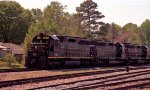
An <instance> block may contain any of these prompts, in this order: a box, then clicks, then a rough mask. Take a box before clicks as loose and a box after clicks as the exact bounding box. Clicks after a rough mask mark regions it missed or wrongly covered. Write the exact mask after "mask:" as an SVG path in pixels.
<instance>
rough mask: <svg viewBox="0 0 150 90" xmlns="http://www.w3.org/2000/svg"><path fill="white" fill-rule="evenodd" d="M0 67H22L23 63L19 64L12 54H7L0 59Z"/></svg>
mask: <svg viewBox="0 0 150 90" xmlns="http://www.w3.org/2000/svg"><path fill="white" fill-rule="evenodd" d="M0 67H1V68H2V67H3V68H6V67H7V68H24V66H23V65H21V64H19V63H18V62H17V61H16V59H15V58H14V57H13V55H12V54H7V55H5V56H4V58H2V59H1V61H0Z"/></svg>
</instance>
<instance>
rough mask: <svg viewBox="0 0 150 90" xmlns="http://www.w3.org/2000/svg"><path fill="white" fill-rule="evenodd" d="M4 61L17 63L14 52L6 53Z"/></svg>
mask: <svg viewBox="0 0 150 90" xmlns="http://www.w3.org/2000/svg"><path fill="white" fill-rule="evenodd" d="M2 61H4V62H8V63H17V61H16V59H15V58H14V57H13V55H12V54H6V55H5V56H4V58H3V59H2Z"/></svg>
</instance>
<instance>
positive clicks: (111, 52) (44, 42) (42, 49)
mask: <svg viewBox="0 0 150 90" xmlns="http://www.w3.org/2000/svg"><path fill="white" fill-rule="evenodd" d="M149 58H150V55H149V53H148V47H146V46H143V45H134V44H129V43H124V44H122V43H119V42H116V43H113V42H106V41H98V40H89V39H85V38H78V37H69V36H56V35H45V34H43V33H40V34H39V35H36V36H35V37H34V38H33V40H32V43H31V45H30V47H29V49H28V53H27V57H26V67H28V68H45V67H56V66H57V67H61V66H64V65H67V64H71V65H75V64H78V65H93V66H101V65H109V64H124V65H125V64H138V63H149Z"/></svg>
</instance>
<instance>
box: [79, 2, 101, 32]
mask: <svg viewBox="0 0 150 90" xmlns="http://www.w3.org/2000/svg"><path fill="white" fill-rule="evenodd" d="M97 7H98V5H97V3H95V2H93V1H92V0H86V1H84V2H83V3H81V4H80V6H79V7H77V8H76V11H77V13H78V14H79V16H80V17H81V22H80V24H81V26H82V27H83V29H84V30H86V31H89V32H93V31H96V30H98V28H99V26H100V25H102V24H103V22H101V21H100V19H101V18H104V15H102V13H101V12H99V11H97V10H96V9H97Z"/></svg>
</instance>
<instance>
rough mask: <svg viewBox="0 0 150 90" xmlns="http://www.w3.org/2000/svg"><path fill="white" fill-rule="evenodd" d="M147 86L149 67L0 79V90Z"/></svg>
mask: <svg viewBox="0 0 150 90" xmlns="http://www.w3.org/2000/svg"><path fill="white" fill-rule="evenodd" d="M49 72H50V71H49ZM16 73H18V72H16ZM22 73H24V72H22ZM39 74H40V73H39ZM4 75H5V74H4ZM148 85H150V66H141V67H132V68H130V70H129V72H126V70H125V68H114V69H111V70H101V69H99V70H98V71H89V72H82V73H73V74H64V75H52V76H43V77H36V78H26V79H22V78H21V79H16V80H11V79H8V80H7V79H6V80H2V78H1V79H0V89H11V90H12V89H16V88H20V89H31V90H32V89H52V90H58V89H59V90H79V89H110V90H120V89H121V90H123V89H132V88H135V89H138V88H140V89H142V88H147V89H149V88H150V86H148Z"/></svg>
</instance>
